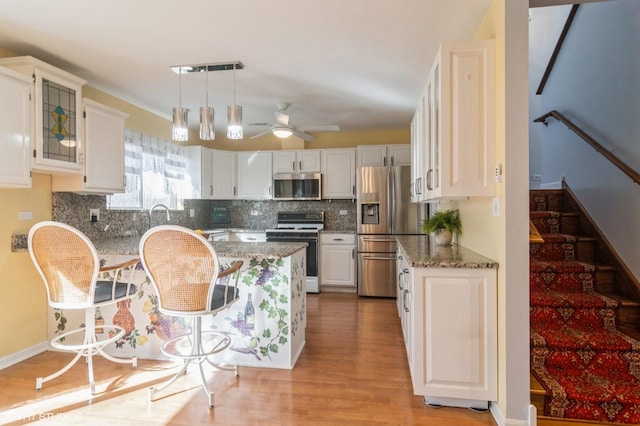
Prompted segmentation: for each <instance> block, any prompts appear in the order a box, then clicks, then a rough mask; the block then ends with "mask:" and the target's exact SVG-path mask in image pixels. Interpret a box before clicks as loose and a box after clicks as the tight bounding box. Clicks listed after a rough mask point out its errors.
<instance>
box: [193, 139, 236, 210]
mask: <svg viewBox="0 0 640 426" xmlns="http://www.w3.org/2000/svg"><path fill="white" fill-rule="evenodd" d="M185 149H186V152H187V156H188V157H189V172H190V174H191V176H190V177H191V194H190V195H189V196H190V197H192V198H196V199H202V200H232V199H234V198H235V197H236V153H235V152H234V151H221V150H217V149H209V148H205V147H204V146H187V147H185Z"/></svg>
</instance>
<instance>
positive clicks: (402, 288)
mask: <svg viewBox="0 0 640 426" xmlns="http://www.w3.org/2000/svg"><path fill="white" fill-rule="evenodd" d="M402 274H403V272H400V273H399V274H398V288H399V289H400V290H404V285H403V282H402ZM403 296H404V294H403Z"/></svg>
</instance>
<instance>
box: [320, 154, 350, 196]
mask: <svg viewBox="0 0 640 426" xmlns="http://www.w3.org/2000/svg"><path fill="white" fill-rule="evenodd" d="M321 165H322V198H324V199H332V198H335V199H338V198H355V197H356V150H355V149H354V148H344V149H323V150H322V161H321Z"/></svg>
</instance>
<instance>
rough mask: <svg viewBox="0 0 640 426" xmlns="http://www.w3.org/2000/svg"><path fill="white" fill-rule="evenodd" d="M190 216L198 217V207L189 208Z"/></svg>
mask: <svg viewBox="0 0 640 426" xmlns="http://www.w3.org/2000/svg"><path fill="white" fill-rule="evenodd" d="M189 217H196V209H189Z"/></svg>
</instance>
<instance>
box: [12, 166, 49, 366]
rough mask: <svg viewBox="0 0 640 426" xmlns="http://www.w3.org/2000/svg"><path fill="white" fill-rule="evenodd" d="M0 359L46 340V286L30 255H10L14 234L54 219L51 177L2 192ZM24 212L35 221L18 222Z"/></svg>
mask: <svg viewBox="0 0 640 426" xmlns="http://www.w3.org/2000/svg"><path fill="white" fill-rule="evenodd" d="M0 205H2V209H0V241H2V244H1V245H0V312H2V327H0V358H2V357H4V356H7V355H9V354H12V353H14V352H17V351H20V350H23V349H26V348H29V347H31V346H34V345H37V344H39V343H42V342H44V341H46V340H47V328H46V321H47V320H46V312H47V311H46V306H47V301H46V300H47V299H46V294H45V290H44V285H43V284H42V281H41V279H40V277H39V275H38V274H37V272H36V270H35V268H34V267H33V263H31V258H30V257H29V253H26V252H18V253H13V252H11V245H10V241H11V235H13V234H26V233H27V232H29V228H30V227H31V226H32V225H33V224H35V223H36V222H40V221H43V220H50V219H51V178H50V176H47V175H39V174H34V176H33V186H32V188H31V189H0ZM21 211H31V212H33V220H28V221H19V220H18V214H19V212H21Z"/></svg>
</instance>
